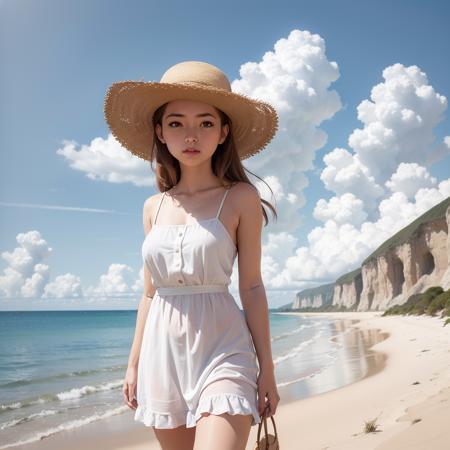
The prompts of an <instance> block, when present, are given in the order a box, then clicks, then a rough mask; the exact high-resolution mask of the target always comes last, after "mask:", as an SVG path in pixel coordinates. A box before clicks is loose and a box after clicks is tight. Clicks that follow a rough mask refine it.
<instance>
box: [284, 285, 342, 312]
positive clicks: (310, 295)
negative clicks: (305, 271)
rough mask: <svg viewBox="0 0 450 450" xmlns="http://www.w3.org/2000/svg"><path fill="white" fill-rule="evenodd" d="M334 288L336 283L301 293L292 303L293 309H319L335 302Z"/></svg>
mask: <svg viewBox="0 0 450 450" xmlns="http://www.w3.org/2000/svg"><path fill="white" fill-rule="evenodd" d="M333 286H334V283H330V284H325V285H322V286H319V287H317V288H311V289H305V290H304V291H301V292H299V293H298V294H297V295H296V297H295V300H294V302H293V303H292V308H293V309H298V308H311V307H312V308H319V307H321V306H324V305H329V304H331V302H332V300H333Z"/></svg>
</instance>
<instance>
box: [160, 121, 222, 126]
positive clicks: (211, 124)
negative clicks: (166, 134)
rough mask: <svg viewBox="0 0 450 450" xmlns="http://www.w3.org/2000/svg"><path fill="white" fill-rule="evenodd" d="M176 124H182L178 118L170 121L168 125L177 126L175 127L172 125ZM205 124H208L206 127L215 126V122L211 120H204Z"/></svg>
mask: <svg viewBox="0 0 450 450" xmlns="http://www.w3.org/2000/svg"><path fill="white" fill-rule="evenodd" d="M174 124H177V126H178V125H181V123H180V122H178V121H177V120H175V121H173V122H169V124H168V126H169V127H171V128H175V127H173V126H172V125H174ZM204 124H207V125H206V128H211V127H213V126H214V123H213V122H211V121H210V120H205V121H203V122H202V125H204Z"/></svg>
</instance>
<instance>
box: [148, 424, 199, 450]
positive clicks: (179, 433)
mask: <svg viewBox="0 0 450 450" xmlns="http://www.w3.org/2000/svg"><path fill="white" fill-rule="evenodd" d="M195 428H196V427H191V428H186V424H184V425H181V426H179V427H177V428H170V429H166V428H155V427H153V431H154V432H155V436H156V439H158V442H159V444H160V445H161V447H162V449H163V450H192V449H193V448H194V440H195Z"/></svg>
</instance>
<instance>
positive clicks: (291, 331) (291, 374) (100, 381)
mask: <svg viewBox="0 0 450 450" xmlns="http://www.w3.org/2000/svg"><path fill="white" fill-rule="evenodd" d="M269 318H270V330H271V339H272V353H273V360H274V363H275V374H276V379H277V385H278V389H279V394H280V396H281V398H282V400H283V401H289V400H292V399H298V398H303V397H306V396H309V395H314V394H317V393H320V392H325V391H327V390H330V389H334V388H337V387H339V386H343V385H345V384H348V383H350V382H352V381H354V380H355V379H358V378H361V377H362V376H363V375H364V374H365V373H366V372H367V368H368V363H369V361H368V359H369V358H370V355H367V354H366V352H365V350H364V346H365V345H367V341H368V340H370V339H371V336H367V335H364V334H362V333H361V332H360V331H356V330H355V329H354V328H350V327H349V325H350V321H343V320H336V319H331V318H326V317H317V316H315V317H303V316H302V317H301V316H298V315H285V314H278V313H275V312H271V313H270V314H269ZM135 323H136V310H130V311H39V312H38V311H32V312H0V449H4V448H12V447H14V446H15V445H17V444H19V443H22V444H23V443H25V442H33V441H36V440H39V439H41V438H42V437H45V436H49V435H52V434H54V433H58V432H61V431H64V430H70V429H74V428H78V427H82V426H83V425H85V424H87V423H90V422H93V421H96V420H102V419H104V418H107V417H110V416H112V415H115V414H122V413H124V412H126V411H130V409H129V408H128V407H127V406H126V405H125V404H124V403H123V400H122V391H121V389H122V384H123V377H124V375H125V371H126V367H127V361H128V355H129V350H130V347H131V343H132V339H133V335H134V328H135Z"/></svg>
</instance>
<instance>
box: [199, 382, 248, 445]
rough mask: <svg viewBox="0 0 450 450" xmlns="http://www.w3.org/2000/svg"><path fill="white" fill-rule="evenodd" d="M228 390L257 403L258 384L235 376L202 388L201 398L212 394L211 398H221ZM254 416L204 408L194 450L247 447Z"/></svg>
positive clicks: (217, 399)
mask: <svg viewBox="0 0 450 450" xmlns="http://www.w3.org/2000/svg"><path fill="white" fill-rule="evenodd" d="M226 394H232V395H233V394H234V395H236V396H239V397H243V398H245V399H246V400H247V401H248V402H249V403H251V404H253V405H255V407H256V398H257V397H256V389H255V387H253V386H251V385H250V384H248V383H246V382H244V381H241V380H235V379H228V378H223V379H219V380H217V381H213V382H212V383H210V384H208V385H207V386H206V387H205V388H204V389H203V391H202V393H201V399H207V398H208V397H209V398H211V399H212V401H214V400H215V401H217V402H220V398H221V396H222V395H226ZM226 401H227V400H226ZM206 403H208V402H206ZM222 411H223V410H222ZM252 420H253V415H252V414H249V413H248V412H242V413H241V414H231V413H228V412H224V413H220V412H217V413H215V412H211V413H209V412H201V417H200V418H199V419H198V420H197V426H196V428H197V430H196V433H195V443H194V450H211V449H214V450H241V449H242V450H244V449H245V447H246V445H247V440H248V436H249V433H250V427H251V424H252Z"/></svg>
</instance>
